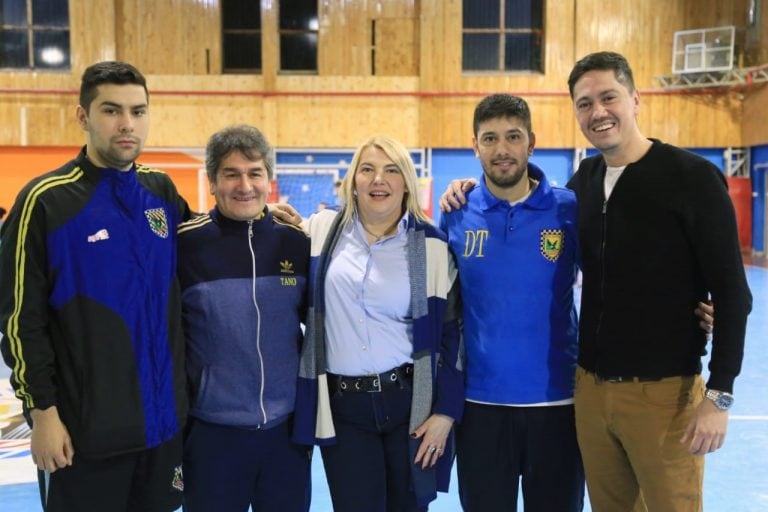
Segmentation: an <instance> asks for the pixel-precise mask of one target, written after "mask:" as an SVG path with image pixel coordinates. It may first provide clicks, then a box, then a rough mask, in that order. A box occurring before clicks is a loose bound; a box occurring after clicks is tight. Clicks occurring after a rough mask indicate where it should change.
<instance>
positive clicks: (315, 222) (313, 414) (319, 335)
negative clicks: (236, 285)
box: [294, 210, 464, 506]
mask: <svg viewBox="0 0 768 512" xmlns="http://www.w3.org/2000/svg"><path fill="white" fill-rule="evenodd" d="M341 218H342V215H341V214H339V213H338V212H336V211H332V210H323V211H321V212H319V213H316V214H314V215H313V216H312V217H310V218H309V219H308V220H307V222H306V225H305V228H306V229H307V231H309V234H310V237H311V247H312V249H311V256H312V258H311V264H310V265H311V267H310V277H309V311H308V313H307V324H306V334H305V340H304V345H303V348H302V353H301V361H300V367H299V380H298V388H297V392H296V412H295V418H294V440H295V441H296V442H297V443H301V444H317V445H328V444H333V443H334V442H335V441H336V439H335V435H336V434H335V430H334V426H333V417H332V415H331V408H330V402H329V397H328V381H327V376H326V371H325V369H326V363H325V304H324V300H325V290H324V284H325V276H326V272H327V270H328V264H329V262H330V255H331V254H333V249H334V247H336V243H337V242H338V240H339V236H340V234H341V232H342V230H343V225H342V224H341ZM406 229H407V237H408V243H407V247H408V251H407V258H408V268H409V280H410V287H411V309H412V316H413V340H412V341H413V352H412V354H411V355H412V358H413V366H414V375H413V398H412V402H411V416H410V422H409V429H410V431H411V432H413V431H414V430H416V428H417V427H418V426H419V425H421V424H422V423H424V421H425V420H426V419H427V418H428V417H429V416H430V415H431V414H432V413H438V414H445V415H447V416H450V417H451V418H453V419H454V420H455V421H460V420H461V416H462V413H463V410H464V369H463V365H464V347H463V342H462V339H461V332H460V328H459V322H460V318H461V311H460V304H459V299H458V290H459V283H458V278H457V271H456V266H455V263H454V261H453V257H452V256H451V254H450V253H449V249H448V245H447V238H446V236H445V234H444V233H443V232H442V231H440V230H439V229H437V228H436V227H435V226H433V225H431V224H428V223H423V222H418V221H416V220H415V219H414V218H413V217H411V216H409V218H408V225H407V228H406ZM420 443H421V439H413V438H410V456H411V474H412V477H413V484H414V489H415V491H416V496H417V498H418V501H419V505H420V506H425V505H426V504H428V503H429V502H430V501H432V500H434V499H435V498H436V497H437V491H441V492H446V491H447V490H448V483H449V480H450V470H451V465H452V464H453V458H454V449H453V431H451V434H450V435H449V438H448V441H447V442H446V447H445V448H446V449H445V454H444V455H443V456H442V457H441V458H440V459H439V461H438V463H437V464H436V465H435V467H434V468H432V469H429V470H426V471H423V470H422V469H421V468H420V466H417V465H415V464H413V459H414V458H415V456H416V450H417V449H418V447H419V444H420Z"/></svg>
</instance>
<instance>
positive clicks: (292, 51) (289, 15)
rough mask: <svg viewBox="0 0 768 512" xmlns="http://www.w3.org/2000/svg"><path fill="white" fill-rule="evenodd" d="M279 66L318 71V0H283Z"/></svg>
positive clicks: (303, 70) (281, 2) (295, 70)
mask: <svg viewBox="0 0 768 512" xmlns="http://www.w3.org/2000/svg"><path fill="white" fill-rule="evenodd" d="M279 29H280V70H281V71H289V72H317V34H318V31H317V29H318V22H317V0H280V26H279Z"/></svg>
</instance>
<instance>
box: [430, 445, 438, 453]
mask: <svg viewBox="0 0 768 512" xmlns="http://www.w3.org/2000/svg"><path fill="white" fill-rule="evenodd" d="M436 451H437V447H435V446H430V447H429V453H434V452H436Z"/></svg>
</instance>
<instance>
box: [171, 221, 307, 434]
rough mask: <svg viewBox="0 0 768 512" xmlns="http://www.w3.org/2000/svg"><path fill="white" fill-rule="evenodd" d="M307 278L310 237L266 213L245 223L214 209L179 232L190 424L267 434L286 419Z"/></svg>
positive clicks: (293, 391)
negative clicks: (192, 420)
mask: <svg viewBox="0 0 768 512" xmlns="http://www.w3.org/2000/svg"><path fill="white" fill-rule="evenodd" d="M308 270H309V237H307V235H306V234H305V233H304V232H303V231H302V230H301V229H300V228H297V227H295V226H290V225H286V224H281V223H279V222H278V221H277V220H276V219H274V218H273V217H272V215H271V214H270V213H268V212H267V211H266V209H265V211H264V213H263V215H262V216H261V218H259V219H257V220H254V221H249V222H246V221H235V220H232V219H229V218H227V217H225V216H224V215H222V214H221V213H220V212H219V211H218V209H216V208H214V209H213V210H211V212H210V213H209V214H208V215H204V216H202V217H198V218H196V219H193V220H191V221H189V222H187V223H185V224H182V225H181V226H180V227H179V279H180V281H181V287H182V302H183V319H184V332H185V336H186V340H187V375H188V378H189V382H190V386H191V389H192V405H191V409H190V414H191V415H192V416H194V417H195V418H198V419H201V420H204V421H208V422H210V423H216V424H219V425H230V426H237V427H244V428H270V427H272V426H275V425H277V424H280V423H282V422H283V421H285V420H286V419H287V418H288V417H289V416H290V414H292V413H293V409H294V401H295V397H296V375H297V374H298V367H299V350H300V349H301V342H302V340H303V335H302V332H301V328H300V323H301V321H302V319H303V316H304V312H305V309H306V294H305V290H306V284H307V272H308Z"/></svg>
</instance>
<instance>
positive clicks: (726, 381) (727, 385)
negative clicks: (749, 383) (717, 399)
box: [707, 373, 736, 393]
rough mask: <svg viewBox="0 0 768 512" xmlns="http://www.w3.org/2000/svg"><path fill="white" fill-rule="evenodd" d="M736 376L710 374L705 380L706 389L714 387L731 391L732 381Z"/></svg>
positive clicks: (727, 391) (718, 389)
mask: <svg viewBox="0 0 768 512" xmlns="http://www.w3.org/2000/svg"><path fill="white" fill-rule="evenodd" d="M735 380H736V376H730V375H718V374H715V373H713V374H711V375H710V376H709V380H708V381H707V389H715V390H717V391H724V392H726V393H733V381H735Z"/></svg>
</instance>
